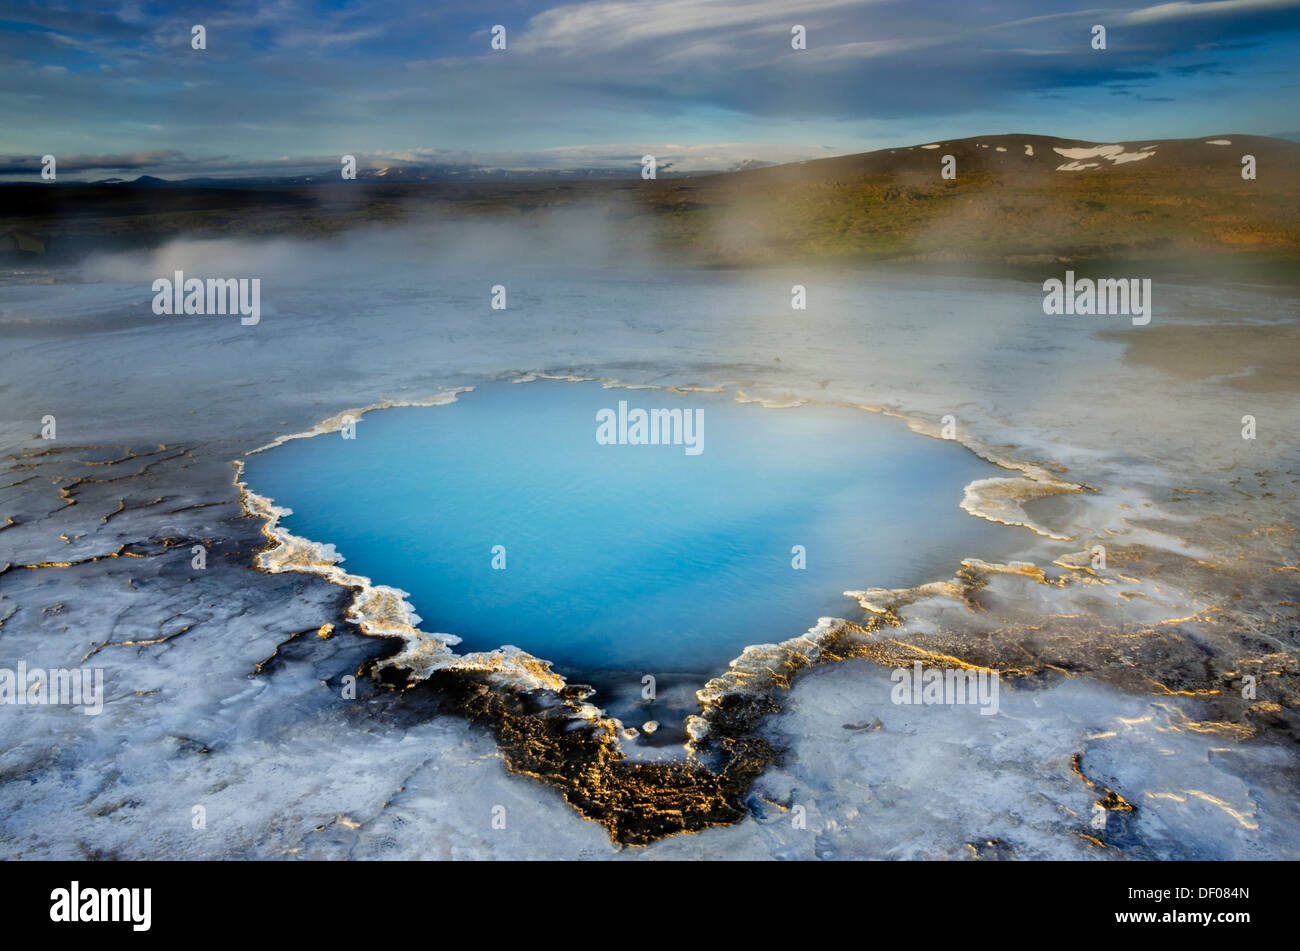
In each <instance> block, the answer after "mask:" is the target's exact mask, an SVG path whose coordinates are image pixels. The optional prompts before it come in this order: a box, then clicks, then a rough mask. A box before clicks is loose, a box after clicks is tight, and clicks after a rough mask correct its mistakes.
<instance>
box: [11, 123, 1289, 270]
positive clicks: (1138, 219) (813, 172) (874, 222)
mask: <svg viewBox="0 0 1300 951" xmlns="http://www.w3.org/2000/svg"><path fill="white" fill-rule="evenodd" d="M1244 156H1251V157H1252V158H1253V162H1249V161H1248V162H1247V165H1246V166H1245V167H1244V168H1245V170H1246V171H1249V170H1250V167H1251V166H1252V165H1253V167H1254V170H1255V173H1256V174H1255V176H1254V177H1249V176H1247V177H1243V175H1242V172H1243V164H1242V162H1243V157H1244ZM949 157H951V161H948V158H949ZM945 168H951V170H952V171H953V173H954V174H953V175H951V176H948V175H944V174H943V172H944V169H945ZM659 171H660V175H659V177H658V179H657V180H655V181H646V180H642V179H641V178H640V176H639V174H638V172H637V170H636V169H635V168H634V169H632V170H623V169H594V168H573V169H561V170H553V171H532V172H518V171H512V170H508V169H487V168H474V167H466V166H449V165H442V166H424V167H413V166H405V165H403V166H390V167H388V168H376V169H368V170H363V171H362V172H361V173H360V174H359V176H358V181H356V182H347V183H345V182H341V181H340V180H339V179H338V178H337V177H336V176H337V175H338V172H337V170H331V171H329V172H327V173H321V174H319V175H302V176H296V177H288V178H246V179H241V180H229V179H211V178H206V179H203V178H196V179H186V180H184V181H175V182H167V181H163V180H161V179H159V178H156V177H150V176H144V177H141V178H138V179H136V180H134V181H130V182H124V181H121V180H112V179H109V180H105V181H104V182H101V183H97V185H98V187H84V186H83V187H77V186H76V185H75V184H73V183H64V182H62V181H61V182H60V186H61V187H58V188H51V187H49V186H48V185H45V184H40V183H33V182H26V183H22V184H19V183H14V184H11V185H8V186H6V188H5V202H4V203H3V210H2V211H0V228H4V227H11V228H20V229H26V230H32V231H39V232H42V233H46V234H48V236H49V241H48V243H47V251H46V254H47V258H48V257H53V256H66V257H74V256H76V255H78V254H81V253H85V252H86V251H87V250H90V249H94V248H99V247H106V246H113V247H120V246H122V244H123V243H124V242H131V243H134V244H140V245H145V244H156V243H159V242H162V241H164V240H167V239H169V238H173V237H176V236H178V235H181V234H201V235H206V236H232V237H237V236H243V235H259V236H268V235H303V236H313V237H314V236H323V235H329V234H338V233H341V232H343V231H347V230H349V229H352V228H357V227H364V226H387V225H389V224H393V223H395V222H398V221H401V222H403V223H411V222H415V221H419V220H421V219H424V220H427V221H430V222H432V221H435V220H442V219H443V218H444V217H446V216H456V217H465V218H468V217H473V216H476V215H491V216H496V215H497V214H498V213H499V212H503V211H504V212H508V213H509V214H510V215H511V216H516V215H521V216H526V215H529V214H533V213H538V214H543V215H550V214H555V213H560V214H563V213H564V209H566V208H572V209H575V210H577V209H581V211H582V213H583V215H584V216H585V217H584V218H583V219H582V220H584V221H590V220H591V217H590V216H591V215H596V216H600V217H602V218H603V219H604V220H606V221H609V222H615V223H617V222H630V221H633V220H642V221H645V222H647V223H649V224H652V225H653V228H652V229H651V233H653V234H654V235H655V241H656V242H658V244H659V247H660V250H661V251H662V252H663V253H664V254H665V255H675V256H677V257H678V258H680V259H681V260H683V261H687V262H691V263H697V264H707V265H716V266H751V265H763V264H772V265H780V266H787V265H789V264H790V263H791V262H801V261H834V262H841V263H854V264H862V263H868V262H881V263H883V262H891V263H898V264H905V265H909V266H910V265H919V266H922V267H925V268H931V267H935V268H960V269H976V270H979V271H981V272H990V273H991V272H994V271H996V272H997V273H1004V274H1017V275H1027V276H1028V277H1029V278H1031V279H1036V280H1039V281H1041V280H1042V279H1043V278H1042V274H1043V273H1044V268H1048V269H1058V268H1059V267H1062V266H1069V267H1072V268H1074V269H1075V270H1076V271H1078V272H1079V273H1082V270H1081V269H1082V268H1084V267H1085V266H1098V267H1100V266H1103V265H1104V266H1106V267H1112V266H1115V265H1114V264H1113V262H1117V261H1122V262H1124V266H1125V267H1130V266H1132V267H1135V268H1136V267H1141V268H1143V269H1144V271H1143V273H1144V274H1145V273H1154V271H1155V269H1157V268H1164V269H1166V270H1169V271H1175V270H1180V269H1181V273H1185V274H1193V275H1203V274H1208V273H1216V274H1218V275H1220V276H1224V275H1227V274H1229V273H1231V274H1232V275H1234V277H1233V279H1240V280H1256V279H1258V280H1280V281H1285V282H1288V283H1300V144H1298V143H1296V142H1292V141H1288V140H1286V139H1281V138H1271V137H1268V136H1256V135H1241V134H1238V133H1221V134H1219V133H1216V134H1211V135H1205V136H1199V137H1197V138H1194V139H1147V140H1137V141H1126V142H1087V141H1083V140H1079V139H1062V138H1056V137H1052V136H1043V135H1031V134H1028V133H1011V134H997V135H981V136H972V137H970V138H964V139H941V140H936V141H932V142H922V143H918V144H916V145H911V146H897V147H895V148H886V149H878V150H876V151H874V152H864V153H861V154H857V155H843V156H837V157H834V158H826V159H816V160H809V161H805V162H792V163H788V164H785V165H770V164H768V163H764V162H761V161H757V160H746V161H742V162H738V163H736V164H735V165H734V166H733V167H732V168H731V169H727V170H718V171H715V172H696V173H693V174H689V175H688V174H682V173H679V172H677V171H676V170H675V169H672V168H667V169H665V167H664V166H663V165H660V167H659ZM326 184H333V186H334V187H332V188H326V187H320V188H316V187H314V186H318V185H320V186H324V185H326ZM251 186H259V187H251ZM352 189H355V191H354V190H352ZM426 216H427V217H426ZM738 223H739V224H742V225H743V226H737V225H738ZM1090 262H1091V263H1090ZM1107 262H1112V263H1107Z"/></svg>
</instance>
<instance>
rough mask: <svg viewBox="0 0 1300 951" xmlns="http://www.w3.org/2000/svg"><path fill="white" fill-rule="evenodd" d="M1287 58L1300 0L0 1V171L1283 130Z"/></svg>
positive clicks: (599, 155) (148, 169) (711, 158)
mask: <svg viewBox="0 0 1300 951" xmlns="http://www.w3.org/2000/svg"><path fill="white" fill-rule="evenodd" d="M193 24H203V25H204V26H205V28H206V30H207V49H206V50H201V51H196V50H193V49H191V47H190V34H191V26H192V25H193ZM495 24H501V25H503V26H505V27H506V31H507V32H506V38H507V49H506V50H505V51H493V50H492V49H491V48H490V39H491V36H490V30H491V28H492V27H493V25H495ZM795 24H800V25H802V26H804V27H805V28H806V31H807V49H805V50H794V49H792V48H791V44H790V30H791V27H792V26H793V25H795ZM1094 24H1101V25H1104V26H1105V27H1106V30H1107V49H1106V50H1104V51H1098V50H1094V49H1092V48H1091V45H1090V44H1091V39H1092V34H1091V29H1092V27H1093V25H1094ZM1298 64H1300V0H1198V2H1185V0H1175V2H1169V3H1157V4H1150V3H1147V4H1131V5H1123V6H1116V7H1095V6H1089V5H1087V4H1084V3H1065V2H1052V0H1036V2H1027V0H992V2H974V0H802V2H774V0H595V2H571V3H528V2H523V0H455V2H436V0H435V2H422V3H406V2H403V0H385V2H371V0H365V2H358V3H343V2H325V3H311V2H302V0H262V2H252V3H243V2H235V3H226V4H194V3H186V2H173V3H144V2H136V3H121V4H98V3H66V4H57V3H48V2H43V3H39V4H36V3H32V4H24V3H8V2H0V116H3V119H4V121H3V123H0V174H8V175H14V174H21V177H30V176H32V175H33V171H34V170H35V169H37V168H38V167H39V158H40V156H41V155H44V154H46V153H51V154H54V155H56V156H58V157H59V170H60V175H61V177H62V176H65V175H69V174H72V175H74V176H75V177H105V176H107V175H109V174H127V173H129V174H141V173H147V174H157V175H162V176H164V177H187V176H193V175H208V174H218V175H232V174H254V173H255V174H267V173H278V172H282V173H289V172H295V173H296V172H302V171H316V170H320V169H324V168H337V167H338V156H339V155H341V154H343V153H352V154H355V155H357V156H358V157H359V158H360V159H361V162H362V164H363V165H389V164H400V163H402V162H414V163H441V162H451V163H468V164H475V165H489V166H501V167H508V168H540V167H568V166H575V165H628V164H630V165H635V163H636V161H637V160H638V159H639V158H640V156H641V155H642V154H644V153H645V152H652V153H654V154H656V155H657V156H659V157H660V159H661V161H663V160H665V159H668V160H671V161H674V162H675V163H676V165H677V167H678V168H679V169H689V168H719V167H726V166H728V165H730V164H732V163H734V162H736V161H739V160H741V159H745V158H755V159H760V160H766V161H789V160H793V159H799V158H809V157H817V156H822V155H831V154H841V153H846V152H859V151H867V150H870V149H874V148H883V147H888V146H896V145H910V144H914V143H918V142H926V141H932V140H935V139H944V138H947V139H951V138H959V137H963V136H968V135H981V134H995V133H999V132H1028V133H1040V134H1046V135H1059V136H1064V137H1071V138H1082V139H1090V140H1096V141H1125V140H1136V139H1141V138H1168V137H1183V136H1187V137H1193V136H1205V135H1210V134H1215V133H1234V132H1235V133H1254V134H1261V135H1270V134H1290V135H1295V134H1297V131H1298V130H1300V116H1297V110H1296V107H1295V104H1296V103H1297V102H1300V95H1297V94H1298V93H1300V89H1298V88H1297V87H1298V85H1300V65H1298Z"/></svg>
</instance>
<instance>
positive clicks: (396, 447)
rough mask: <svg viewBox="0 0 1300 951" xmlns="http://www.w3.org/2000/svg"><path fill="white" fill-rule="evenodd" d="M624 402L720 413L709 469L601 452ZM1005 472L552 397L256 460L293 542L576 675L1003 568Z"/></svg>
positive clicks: (678, 657)
mask: <svg viewBox="0 0 1300 951" xmlns="http://www.w3.org/2000/svg"><path fill="white" fill-rule="evenodd" d="M621 400H622V401H626V402H627V403H628V405H629V408H633V409H635V408H646V409H649V408H681V409H683V410H698V411H702V412H703V430H702V432H703V442H702V444H701V445H702V451H701V452H700V453H699V454H697V455H691V454H688V453H687V452H686V451H685V446H683V445H601V444H598V442H597V440H596V431H597V414H598V412H599V411H600V410H602V409H613V410H615V411H617V408H618V403H619V401H621ZM999 471H1000V470H998V469H996V468H995V467H993V466H991V465H989V464H988V463H986V462H984V461H983V460H980V459H979V458H977V457H976V456H974V455H972V454H971V453H970V452H968V451H967V450H966V449H964V448H963V447H961V446H960V445H958V444H956V443H951V442H945V441H942V440H936V439H930V438H926V437H923V436H918V435H917V434H915V433H912V432H911V431H910V430H908V429H907V427H906V426H904V425H903V424H902V423H900V422H898V421H897V420H892V419H888V418H885V417H880V416H877V415H875V414H872V413H868V412H865V411H862V410H857V409H851V408H847V407H831V406H802V407H798V408H791V409H768V408H764V407H760V406H757V405H753V404H739V403H737V402H735V401H734V399H733V398H732V396H731V395H730V394H727V395H721V394H701V393H686V394H678V393H674V392H671V391H667V390H657V389H641V390H624V389H604V388H602V387H601V386H599V385H597V384H593V383H581V384H579V383H558V382H549V381H538V382H532V383H524V384H513V383H491V384H488V385H485V386H482V387H480V388H478V389H476V390H474V391H473V392H470V393H466V394H462V395H461V396H460V398H459V399H458V401H457V402H455V403H452V404H450V405H445V406H437V407H414V408H398V409H389V410H384V411H381V412H375V413H372V414H370V415H368V416H367V417H365V418H364V419H363V420H362V421H361V422H360V423H358V424H357V428H356V438H355V439H352V440H349V439H344V438H342V436H341V435H340V434H337V433H329V434H325V435H321V436H317V437H315V438H311V439H299V440H292V441H290V442H288V443H286V444H284V445H282V446H279V447H277V448H275V449H272V450H269V451H267V452H265V453H261V454H257V455H254V456H252V457H250V458H249V460H248V466H247V475H246V478H247V482H248V485H249V487H250V488H251V489H252V490H253V491H255V492H258V493H260V494H262V495H268V496H270V497H271V498H273V499H274V500H275V502H276V504H278V505H282V506H288V507H289V508H291V509H292V510H293V514H292V515H290V516H289V517H287V518H286V519H284V521H283V524H284V526H285V527H286V528H287V529H288V530H289V531H291V532H293V533H294V534H296V535H299V536H302V537H306V538H310V539H312V540H314V541H322V542H331V543H333V544H334V545H335V546H336V547H337V549H338V551H339V552H340V554H342V555H343V556H344V557H345V559H346V561H345V565H344V566H345V567H346V568H347V570H349V571H350V572H352V573H354V574H361V575H365V576H367V577H369V578H371V579H372V580H374V581H375V582H377V583H381V584H386V585H392V586H395V587H398V588H401V589H403V590H405V591H408V592H410V600H411V602H412V603H413V604H414V605H415V608H416V610H417V612H418V613H419V615H420V616H421V618H422V619H423V623H422V625H421V626H422V627H423V628H424V629H425V630H430V631H439V632H446V633H451V634H455V635H458V636H459V637H461V638H462V639H463V642H462V644H461V646H460V649H462V650H480V649H491V648H494V647H497V646H500V645H502V644H514V645H517V646H519V647H521V648H523V649H525V650H527V651H529V652H530V653H533V654H535V655H537V656H539V657H543V658H545V659H547V660H551V661H554V662H555V663H556V666H557V669H560V670H565V671H569V672H578V671H590V670H596V669H604V670H610V669H615V670H644V671H647V672H655V671H676V672H704V673H708V672H716V671H717V670H719V669H722V668H724V667H725V665H726V663H727V661H729V660H730V659H732V658H733V657H735V656H736V655H737V654H738V653H739V652H740V651H741V649H742V648H744V647H745V646H746V645H748V644H754V643H764V642H770V641H779V640H784V639H786V638H788V637H791V636H794V635H796V634H799V633H802V632H803V631H805V630H807V629H808V628H809V627H810V626H811V625H812V624H814V623H815V622H816V619H817V618H818V617H819V616H822V615H827V614H830V615H836V616H841V617H859V616H860V615H861V610H860V609H859V608H858V607H857V605H856V603H855V602H853V601H852V600H850V599H847V598H845V597H844V596H843V592H844V591H846V590H850V589H859V588H865V587H901V586H904V585H912V584H916V583H919V582H922V581H929V580H934V579H936V578H947V577H949V576H951V574H952V572H953V571H954V570H955V569H956V568H957V567H958V565H959V563H960V560H961V559H962V558H963V557H966V556H970V555H973V554H975V555H981V556H984V557H988V556H990V555H991V554H992V555H995V554H996V553H997V552H998V551H1000V550H1002V549H1003V548H1005V546H1006V545H1007V542H1008V538H1007V535H1008V533H1011V532H1014V531H1016V530H1014V529H1009V528H1006V527H1003V526H996V525H993V524H991V523H988V522H985V521H983V520H980V519H976V518H972V517H971V516H969V515H967V514H966V513H965V512H963V511H962V510H961V509H960V508H959V503H960V501H961V498H962V489H963V487H964V486H965V485H966V484H967V483H968V482H970V481H972V480H974V479H977V478H982V477H985V476H989V475H994V474H997V473H998V472H999ZM496 546H501V547H502V548H503V549H504V568H494V567H493V564H494V561H495V562H496V563H497V564H498V565H499V564H501V560H502V559H501V555H502V552H501V549H497V550H496V551H495V552H494V548H496ZM795 546H802V548H803V550H804V552H805V554H804V559H805V563H806V567H804V568H795V567H794V563H795V560H796V558H797V554H796V553H795V552H794V548H795Z"/></svg>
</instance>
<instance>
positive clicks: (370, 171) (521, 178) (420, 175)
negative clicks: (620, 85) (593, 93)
mask: <svg viewBox="0 0 1300 951" xmlns="http://www.w3.org/2000/svg"><path fill="white" fill-rule="evenodd" d="M772 164H773V163H772V162H763V161H760V160H758V159H745V160H744V161H742V162H739V163H737V164H736V165H734V166H732V167H731V168H730V169H708V170H703V171H694V172H679V171H677V170H676V169H674V168H673V167H672V166H671V165H668V164H663V165H660V166H659V169H658V177H660V178H683V177H686V176H688V175H717V174H721V173H722V172H726V171H738V170H745V169H754V168H766V167H768V166H771V165H772ZM640 177H641V167H640V165H639V164H638V165H633V166H629V167H627V168H605V167H602V168H556V169H508V168H485V167H482V166H477V165H393V166H387V167H384V168H364V169H358V170H357V178H356V180H357V181H358V182H366V183H371V184H400V185H412V184H430V185H435V184H436V185H444V184H448V183H451V182H568V181H621V180H629V179H640ZM68 184H84V183H82V182H69V183H68ZM89 184H91V185H113V186H120V187H126V188H176V187H183V188H248V187H251V186H294V185H342V184H346V183H345V182H344V181H343V179H342V178H341V176H340V175H339V172H338V170H337V169H330V170H328V171H320V172H315V173H312V174H310V175H259V176H244V177H238V178H214V177H211V176H207V177H202V178H179V179H163V178H155V177H154V176H152V175H141V176H140V177H139V178H136V179H132V180H128V179H123V178H105V179H101V180H99V181H96V182H90V183H89Z"/></svg>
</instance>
